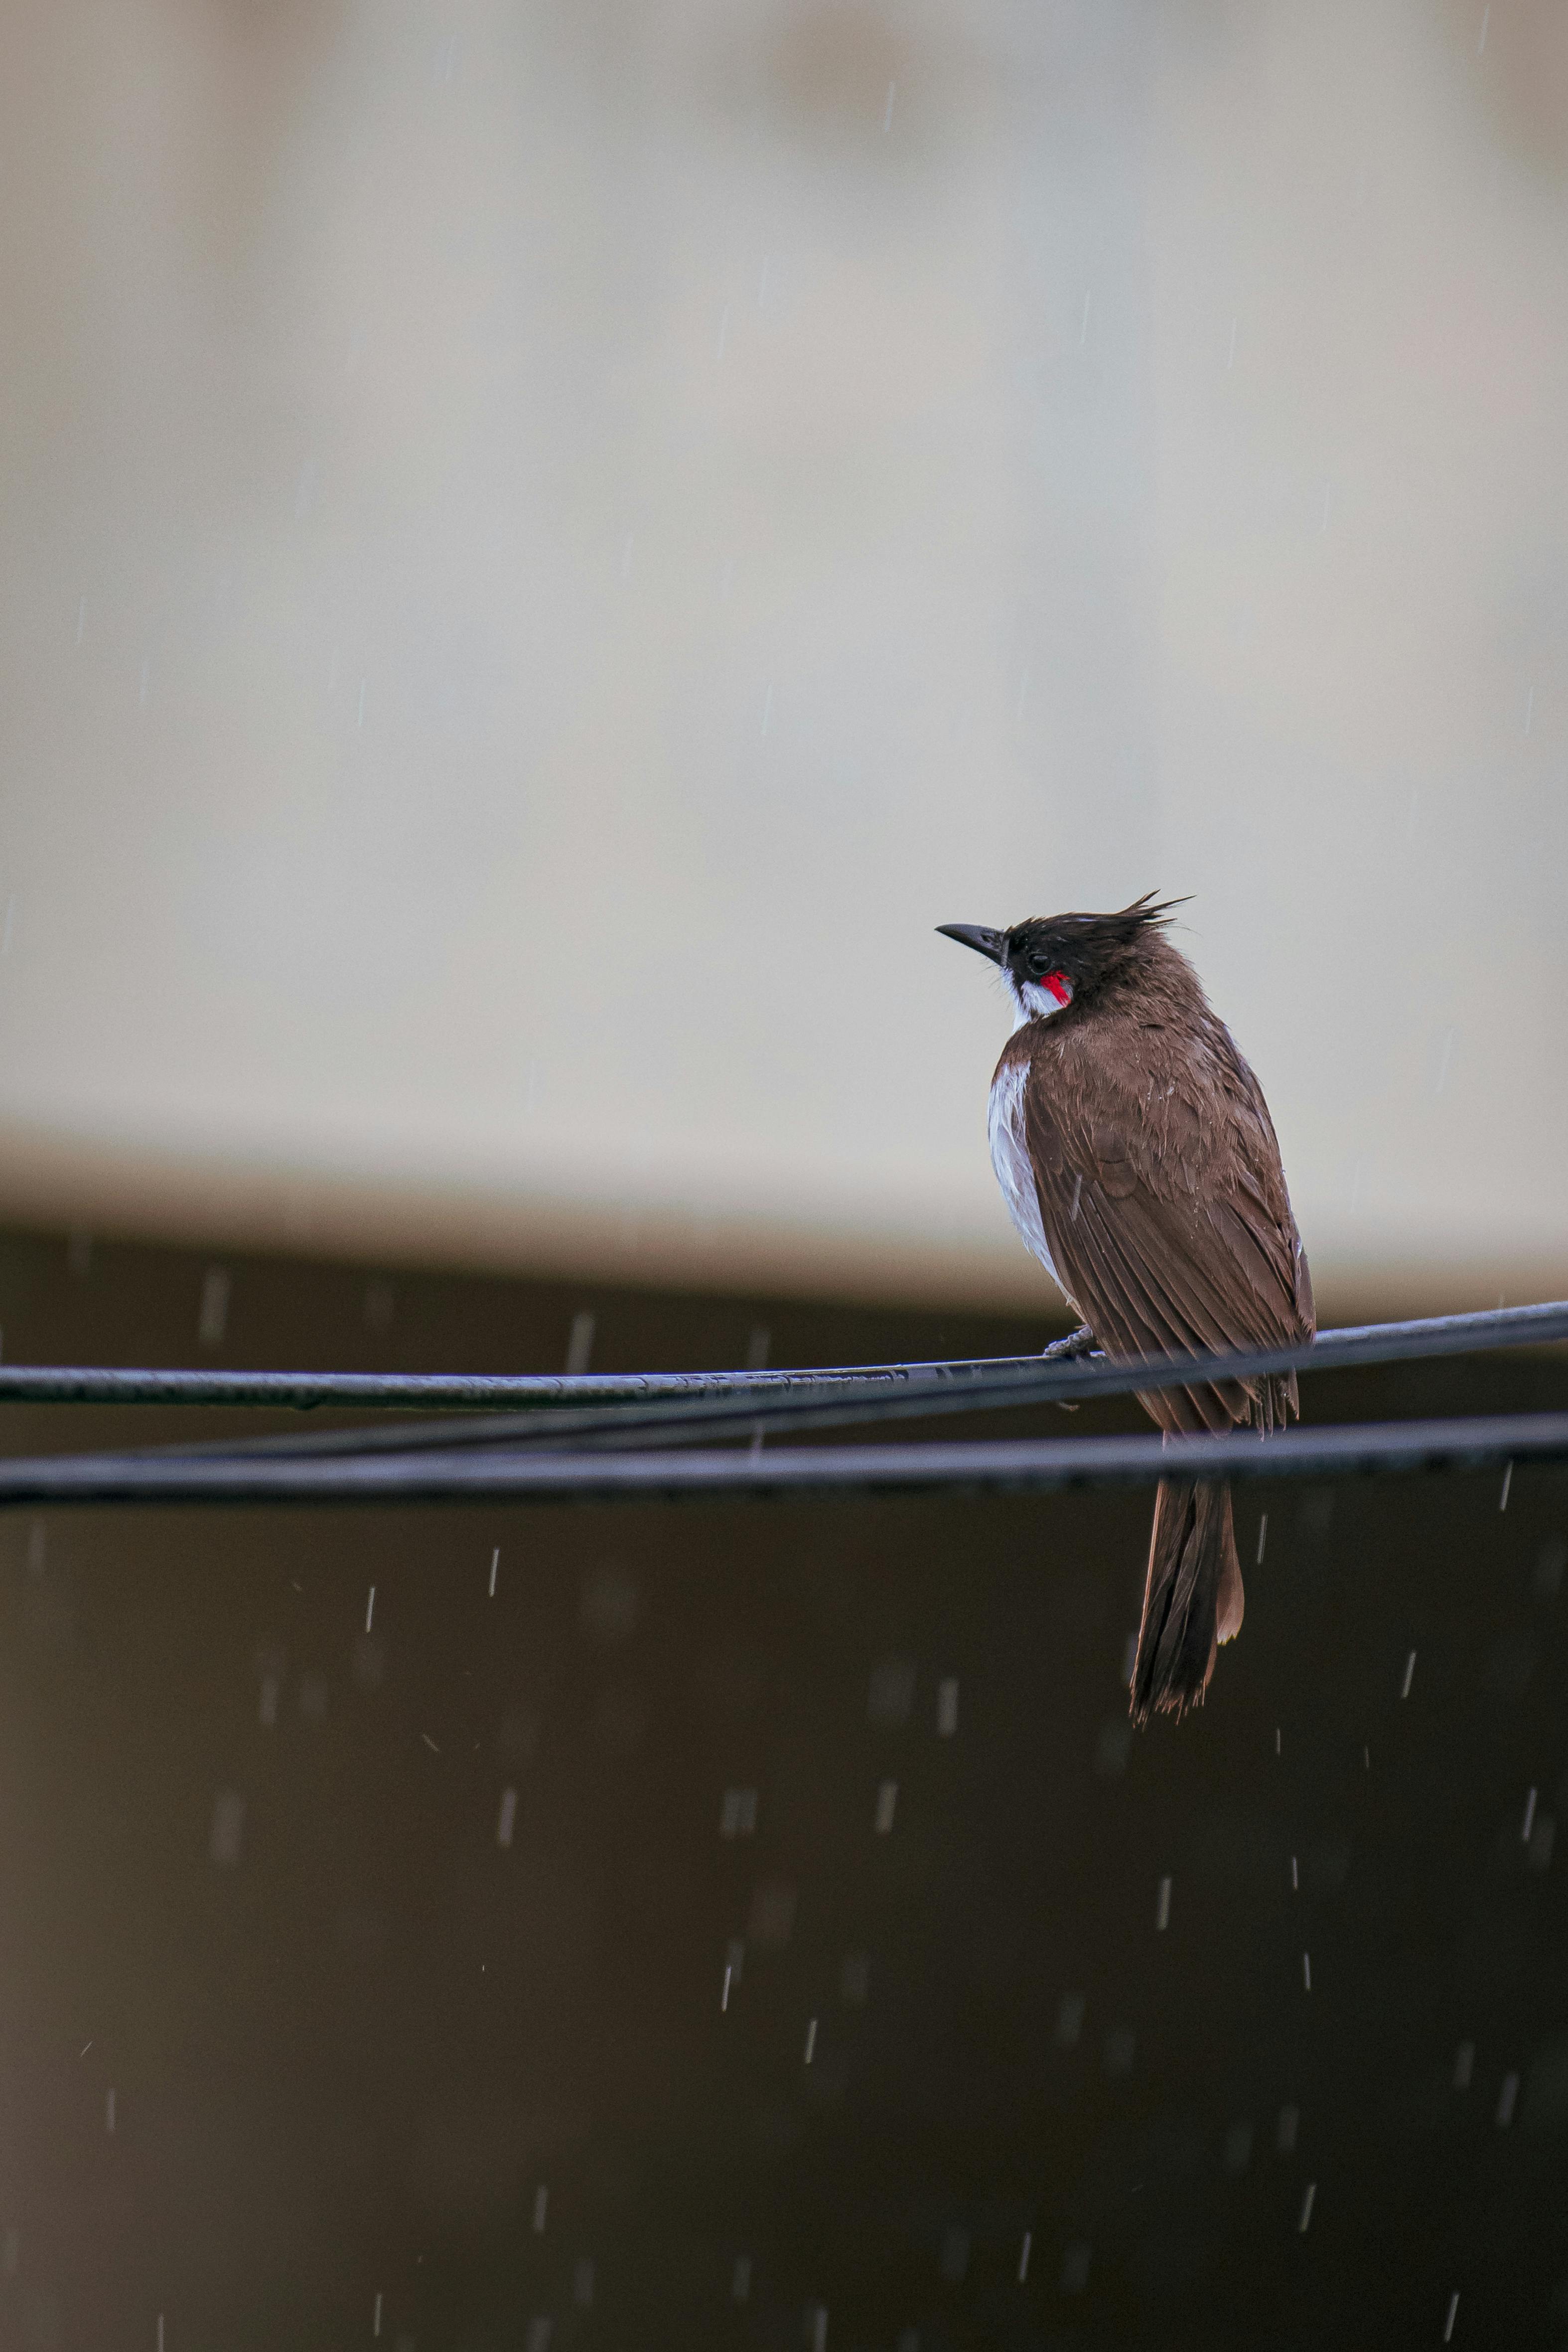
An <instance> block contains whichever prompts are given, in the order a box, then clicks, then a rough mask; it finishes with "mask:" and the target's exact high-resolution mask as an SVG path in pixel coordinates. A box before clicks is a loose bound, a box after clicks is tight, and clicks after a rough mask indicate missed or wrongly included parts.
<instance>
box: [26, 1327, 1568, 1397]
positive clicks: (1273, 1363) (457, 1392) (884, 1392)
mask: <svg viewBox="0 0 1568 2352" xmlns="http://www.w3.org/2000/svg"><path fill="white" fill-rule="evenodd" d="M1559 1339H1568V1302H1563V1301H1552V1302H1548V1303H1546V1304H1543V1305H1541V1306H1531V1307H1498V1308H1495V1309H1492V1310H1490V1312H1488V1313H1485V1314H1479V1315H1438V1316H1428V1317H1425V1318H1421V1319H1420V1320H1417V1321H1414V1322H1404V1323H1366V1324H1358V1325H1353V1326H1349V1327H1346V1328H1342V1329H1339V1330H1330V1331H1324V1332H1322V1333H1320V1334H1319V1336H1318V1338H1317V1339H1315V1340H1311V1341H1304V1342H1301V1343H1299V1344H1297V1345H1294V1346H1291V1347H1286V1348H1270V1349H1239V1350H1232V1351H1223V1352H1217V1353H1215V1354H1213V1355H1191V1356H1180V1357H1170V1358H1166V1359H1165V1360H1144V1361H1140V1362H1138V1363H1136V1364H1119V1363H1111V1362H1109V1361H1107V1360H1105V1359H1104V1358H1103V1357H1100V1356H1095V1357H1091V1358H1089V1359H1087V1360H1061V1358H1060V1357H1058V1358H1056V1360H1052V1351H1051V1350H1049V1349H1048V1350H1046V1351H1045V1353H1044V1354H1043V1355H1041V1356H999V1357H968V1358H959V1359H956V1360H953V1361H951V1362H947V1363H907V1364H872V1365H843V1366H835V1367H818V1368H812V1369H810V1370H799V1371H774V1372H611V1373H581V1374H570V1373H556V1372H522V1373H497V1374H484V1373H472V1374H470V1373H448V1372H271V1371H259V1372H234V1371H209V1370H201V1371H195V1370H168V1371H160V1370H145V1369H127V1370H119V1369H112V1368H110V1369H103V1368H92V1367H81V1366H71V1365H26V1364H4V1365H0V1404H100V1405H132V1404H152V1405H202V1406H212V1405H215V1406H245V1407H249V1406H268V1407H272V1408H275V1409H279V1408H280V1409H283V1410H292V1411H296V1412H308V1411H314V1410H317V1409H319V1408H324V1407H339V1408H343V1407H348V1408H367V1409H368V1408H372V1407H373V1408H380V1409H389V1410H401V1411H409V1410H423V1411H425V1412H443V1411H453V1412H492V1413H493V1412H497V1410H498V1409H504V1408H510V1409H512V1411H514V1412H517V1411H521V1412H540V1411H545V1410H561V1409H568V1410H571V1411H574V1412H581V1411H583V1410H585V1409H593V1408H613V1409H615V1410H616V1411H617V1412H621V1411H622V1410H624V1409H626V1408H629V1407H640V1408H647V1407H653V1406H661V1407H666V1406H674V1405H687V1406H692V1407H697V1406H701V1407H706V1408H711V1407H712V1406H713V1405H714V1404H716V1402H720V1401H722V1402H726V1403H727V1404H728V1405H730V1406H731V1407H732V1408H733V1410H734V1412H735V1415H736V1417H737V1418H738V1419H741V1420H746V1421H758V1420H763V1419H767V1420H769V1421H771V1420H772V1418H773V1417H774V1416H775V1415H788V1414H790V1413H793V1412H806V1411H809V1410H810V1409H812V1408H814V1407H817V1406H820V1405H824V1404H829V1403H831V1404H832V1405H834V1406H835V1407H837V1406H838V1405H839V1404H841V1403H842V1402H848V1401H849V1399H850V1398H851V1397H856V1398H861V1399H863V1400H864V1402H866V1403H867V1404H868V1405H871V1404H873V1402H875V1401H876V1400H877V1399H879V1398H880V1399H882V1400H884V1401H885V1402H886V1404H887V1407H888V1409H889V1410H890V1411H891V1410H905V1409H907V1408H906V1407H904V1399H905V1398H906V1397H914V1398H915V1399H917V1400H918V1402H920V1403H921V1404H922V1405H924V1406H926V1407H933V1406H936V1405H937V1401H938V1400H942V1399H951V1400H953V1402H952V1404H951V1405H950V1407H949V1409H951V1410H962V1411H969V1410H971V1409H972V1408H976V1407H978V1406H981V1405H993V1404H994V1405H1019V1404H1034V1403H1047V1402H1053V1401H1068V1402H1077V1401H1078V1400H1081V1399H1082V1400H1087V1399H1088V1398H1090V1397H1098V1396H1119V1395H1124V1394H1126V1393H1127V1392H1128V1391H1132V1390H1137V1389H1157V1388H1179V1387H1183V1386H1185V1385H1186V1384H1187V1383H1188V1382H1192V1381H1211V1380H1246V1379H1255V1378H1259V1377H1261V1376H1262V1375H1264V1374H1266V1373H1270V1372H1288V1371H1301V1370H1312V1371H1328V1370H1340V1369H1343V1368H1344V1367H1346V1366H1349V1365H1354V1364H1378V1363H1398V1362H1404V1361H1408V1360H1414V1359H1416V1358H1421V1357H1429V1356H1447V1355H1458V1354H1467V1353H1470V1352H1474V1351H1479V1350H1481V1349H1494V1348H1518V1347H1531V1346H1542V1345H1545V1344H1547V1343H1548V1342H1550V1341H1553V1340H1559ZM1060 1345H1061V1343H1058V1346H1059V1347H1060ZM868 1417H870V1416H868ZM603 1425H608V1423H606V1424H603ZM616 1425H617V1426H619V1425H621V1424H620V1423H619V1422H617V1424H616Z"/></svg>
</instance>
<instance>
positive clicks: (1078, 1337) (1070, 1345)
mask: <svg viewBox="0 0 1568 2352" xmlns="http://www.w3.org/2000/svg"><path fill="white" fill-rule="evenodd" d="M1098 1352H1099V1351H1098V1349H1096V1347H1095V1345H1094V1334H1093V1332H1092V1331H1091V1329H1090V1328H1089V1326H1088V1324H1087V1323H1081V1324H1080V1325H1079V1326H1078V1328H1077V1330H1076V1331H1070V1332H1069V1333H1068V1335H1067V1337H1066V1339H1053V1340H1052V1341H1051V1345H1050V1347H1049V1348H1042V1349H1040V1361H1041V1363H1045V1364H1062V1363H1071V1361H1072V1360H1073V1359H1074V1358H1075V1357H1078V1356H1092V1355H1096V1354H1098ZM1056 1402H1057V1405H1058V1407H1059V1409H1060V1410H1061V1412H1077V1410H1078V1407H1077V1406H1076V1405H1075V1404H1069V1402H1067V1399H1066V1398H1065V1397H1058V1398H1057V1400H1056Z"/></svg>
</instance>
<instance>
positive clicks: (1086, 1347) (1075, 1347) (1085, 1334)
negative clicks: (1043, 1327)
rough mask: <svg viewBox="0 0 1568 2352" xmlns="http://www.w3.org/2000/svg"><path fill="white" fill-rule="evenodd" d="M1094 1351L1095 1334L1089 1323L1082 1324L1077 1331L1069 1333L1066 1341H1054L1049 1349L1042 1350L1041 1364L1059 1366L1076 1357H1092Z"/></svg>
mask: <svg viewBox="0 0 1568 2352" xmlns="http://www.w3.org/2000/svg"><path fill="white" fill-rule="evenodd" d="M1093 1349H1094V1334H1093V1332H1092V1331H1091V1329H1090V1328H1089V1326H1088V1324H1087V1323H1081V1324H1080V1325H1079V1327H1078V1328H1077V1330H1076V1331H1070V1332H1069V1333H1068V1335H1067V1337H1066V1339H1053V1340H1052V1341H1051V1345H1050V1347H1049V1348H1042V1349H1040V1361H1041V1363H1045V1364H1059V1363H1064V1362H1066V1361H1068V1360H1071V1358H1072V1357H1074V1356H1088V1355H1092V1353H1093Z"/></svg>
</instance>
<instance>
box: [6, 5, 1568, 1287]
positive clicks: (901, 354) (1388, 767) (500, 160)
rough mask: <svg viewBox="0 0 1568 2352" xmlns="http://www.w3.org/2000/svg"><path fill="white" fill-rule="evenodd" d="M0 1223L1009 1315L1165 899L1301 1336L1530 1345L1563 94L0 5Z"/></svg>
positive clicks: (1558, 901) (290, 16) (1564, 482)
mask: <svg viewBox="0 0 1568 2352" xmlns="http://www.w3.org/2000/svg"><path fill="white" fill-rule="evenodd" d="M7 51H8V60H9V70H8V72H7V74H6V75H5V79H4V82H3V84H0V185H3V188H4V202H3V203H0V299H3V302H4V309H5V318H6V321H7V331H6V335H5V357H4V361H3V362H0V365H3V369H4V391H3V394H0V413H3V418H4V431H5V463H4V466H3V467H0V580H3V583H4V595H5V603H4V625H3V626H0V662H3V663H4V670H5V676H4V692H3V694H0V752H3V761H4V774H5V794H4V804H3V815H0V922H3V936H0V1120H3V1131H0V1147H3V1149H0V1208H3V1209H4V1210H5V1213H8V1214H11V1215H13V1216H16V1215H37V1214H44V1213H47V1214H48V1215H50V1216H58V1215H59V1214H60V1213H62V1211H63V1212H65V1213H69V1214H70V1215H73V1216H76V1217H78V1218H80V1219H82V1220H83V1221H86V1222H91V1223H118V1224H120V1225H121V1226H123V1227H126V1228H128V1229H132V1230H134V1229H138V1228H141V1229H145V1230H162V1231H168V1232H181V1233H186V1234H211V1235H213V1236H214V1237H217V1236H228V1237H232V1238H234V1239H235V1240H236V1241H241V1242H252V1243H255V1242H258V1241H266V1240H268V1239H275V1240H287V1241H289V1242H291V1243H296V1244H298V1243H301V1242H303V1243H307V1244H317V1245H319V1246H322V1247H341V1246H343V1245H345V1244H350V1245H352V1246H354V1247H356V1248H362V1249H363V1250H365V1251H366V1252H367V1253H370V1254H372V1255H373V1254H377V1253H381V1254H388V1255H390V1254H394V1253H398V1252H403V1253H407V1254H410V1255H423V1256H426V1257H429V1256H434V1255H446V1256H449V1257H464V1256H467V1257H471V1258H475V1259H481V1260H482V1259H486V1258H488V1259H492V1260H494V1261H496V1262H497V1263H509V1264H514V1265H536V1266H539V1267H544V1268H549V1267H560V1266H566V1265H573V1266H577V1267H580V1268H585V1269H589V1270H595V1269H596V1270H599V1271H601V1272H602V1273H604V1274H606V1275H608V1276H616V1277H619V1278H626V1277H637V1276H646V1277H648V1278H650V1279H653V1278H663V1277H672V1276H673V1277H678V1278H681V1279H684V1280H693V1279H698V1278H700V1279H703V1280H705V1281H713V1282H717V1283H733V1284H747V1285H758V1284H767V1285H771V1286H777V1287H795V1288H802V1289H811V1288H817V1289H822V1290H830V1291H831V1290H838V1291H848V1292H861V1293H864V1294H873V1293H877V1292H881V1293H883V1294H887V1293H890V1292H893V1293H900V1294H904V1295H909V1296H939V1295H948V1296H954V1297H960V1296H965V1295H968V1296H972V1297H976V1298H977V1299H978V1298H982V1297H985V1298H990V1299H993V1300H1022V1299H1027V1298H1029V1297H1035V1296H1039V1295H1040V1287H1039V1278H1038V1276H1037V1275H1036V1273H1035V1272H1034V1270H1033V1269H1032V1268H1031V1266H1030V1263H1029V1261H1028V1260H1027V1258H1026V1257H1025V1256H1024V1255H1023V1254H1022V1252H1021V1251H1020V1250H1019V1247H1018V1244H1017V1243H1016V1242H1015V1240H1014V1239H1013V1236H1012V1234H1011V1232H1010V1229H1009V1226H1008V1224H1007V1221H1006V1217H1005V1214H1004V1212H1003V1210H1002V1206H1001V1203H1000V1201H999V1199H998V1197H997V1194H996V1191H995V1187H994V1185H993V1182H992V1179H991V1174H990V1171H989V1167H988V1160H987V1154H986V1148H985V1118H984V1110H985V1096H986V1087H987V1081H988V1075H989V1070H990V1066H991V1060H992V1057H993V1055H994V1052H995V1050H996V1048H997V1046H998V1044H999V1042H1000V1037H1001V1034H1002V1033H1003V1030H1004V1026H1005V1022H1004V1016H1003V1013H1002V1008H1001V1006H1000V1003H999V1002H998V999H997V997H996V995H995V993H994V991H993V990H992V989H991V988H990V987H989V986H988V982H987V979H986V975H985V973H984V972H983V971H982V970H981V968H980V967H979V966H978V965H977V963H976V962H975V961H974V960H973V959H966V958H962V957H960V956H958V955H957V954H956V953H955V952H954V950H952V949H951V948H950V947H949V946H948V945H947V944H946V942H944V941H942V940H937V939H936V938H935V937H934V936H933V926H934V925H935V924H936V923H937V922H939V921H943V920H947V919H967V920H982V921H1008V920H1011V919H1017V918H1019V916H1021V915H1024V914H1029V913H1038V912H1047V911H1051V910H1054V909H1056V908H1061V907H1062V906H1090V907H1095V906H1103V905H1107V904H1119V903H1121V902H1123V901H1124V900H1125V899H1127V898H1132V897H1133V896H1134V895H1135V894H1136V893H1138V892H1140V891H1143V890H1145V889H1148V888H1150V887H1157V888H1160V889H1161V890H1163V891H1166V892H1169V893H1172V894H1176V893H1190V894H1191V897H1192V904H1191V906H1190V908H1189V909H1188V910H1187V921H1188V926H1189V928H1188V930H1187V933H1186V944H1187V945H1188V946H1189V947H1190V949H1191V950H1192V952H1193V953H1194V954H1195V956H1196V958H1197V961H1198V963H1199V965H1200V967H1201V969H1202V971H1203V972H1204V975H1205V977H1206V980H1207V982H1208V983H1209V985H1210V988H1211V992H1212V993H1213V996H1214V998H1215V1001H1216V1003H1217V1004H1218V1007H1219V1008H1220V1010H1221V1011H1222V1012H1223V1013H1224V1014H1225V1015H1226V1017H1227V1018H1228V1020H1229V1021H1230V1023H1231V1024H1232V1026H1233V1028H1234V1029H1235V1031H1236V1034H1237V1035H1238V1037H1239V1041H1240V1043H1241V1044H1242V1046H1243V1048H1244V1050H1245V1051H1246V1052H1247V1053H1248V1054H1249V1056H1250V1058H1251V1059H1252V1060H1253V1061H1254V1063H1255V1065H1256V1066H1257V1068H1258V1070H1259V1072H1260V1076H1261V1077H1262V1079H1263V1082H1264V1085H1265V1087H1266V1089H1267V1091H1268V1094H1269V1097H1270V1102H1271V1104H1272V1106H1273V1108H1274V1112H1275V1116H1276V1120H1277V1124H1278V1126H1279V1129H1280V1131H1281V1140H1282V1143H1283V1146H1284V1150H1285V1156H1286V1160H1287V1165H1288V1168H1289V1170H1290V1172H1291V1180H1292V1185H1293V1189H1294V1192H1295V1196H1296V1201H1297V1206H1298V1210H1299V1213H1300V1217H1301V1224H1302V1227H1303V1229H1304V1232H1305V1234H1306V1236H1307V1239H1308V1243H1309V1246H1310V1248H1311V1250H1312V1255H1313V1258H1314V1262H1315V1265H1316V1267H1317V1270H1318V1274H1319V1281H1320V1291H1321V1293H1322V1296H1323V1297H1324V1300H1325V1303H1327V1304H1328V1305H1329V1307H1330V1309H1331V1311H1333V1305H1334V1302H1335V1301H1336V1300H1340V1299H1343V1301H1345V1303H1346V1304H1347V1305H1348V1304H1349V1303H1350V1302H1351V1301H1352V1299H1353V1297H1354V1296H1355V1295H1358V1294H1363V1293H1366V1294H1369V1293H1371V1292H1373V1291H1376V1292H1379V1293H1381V1294H1382V1295H1384V1296H1389V1295H1392V1294H1394V1293H1396V1292H1397V1293H1398V1294H1400V1295H1402V1296H1406V1297H1412V1298H1418V1299H1421V1300H1429V1301H1431V1302H1432V1303H1434V1304H1435V1303H1437V1302H1439V1301H1442V1300H1448V1299H1453V1300H1455V1301H1456V1302H1458V1301H1459V1300H1461V1299H1462V1300H1466V1301H1471V1300H1481V1301H1483V1302H1484V1303H1491V1300H1492V1299H1493V1298H1495V1296H1496V1294H1497V1293H1498V1291H1499V1290H1507V1291H1509V1293H1510V1295H1511V1296H1514V1297H1518V1296H1521V1295H1523V1293H1524V1292H1525V1291H1526V1290H1527V1289H1529V1288H1531V1287H1546V1286H1561V1284H1562V1281H1563V1275H1564V1273H1565V1272H1568V1265H1565V1259H1568V1250H1565V1248H1564V1244H1563V1226H1562V1219H1561V1213H1560V1206H1559V1202H1560V1196H1561V1176H1560V1171H1561V1170H1562V1167H1563V1160H1564V1155H1565V1152H1568V1111H1565V1107H1564V1106H1565V1094H1564V1087H1563V1075H1564V1070H1563V1045H1562V1036H1561V1006H1562V1001H1563V989H1564V979H1565V970H1564V966H1565V956H1568V948H1565V938H1568V933H1565V926H1564V922H1563V908H1564V897H1565V889H1568V867H1565V860H1564V847H1565V835H1568V666H1565V631H1568V556H1565V554H1564V549H1565V547H1568V440H1565V438H1564V436H1563V430H1562V417H1563V401H1564V394H1565V387H1568V185H1565V178H1564V160H1563V159H1564V157H1565V156H1568V30H1565V29H1564V19H1563V16H1562V13H1561V11H1560V10H1558V9H1556V8H1554V7H1552V6H1549V5H1545V0H1541V5H1522V0H1521V5H1507V0H1504V5H1493V6H1491V7H1490V8H1488V9H1486V10H1484V11H1483V10H1482V9H1481V8H1480V7H1479V5H1475V6H1470V5H1466V6H1464V7H1460V6H1458V5H1436V6H1429V7H1416V6H1413V5H1400V6H1396V7H1393V8H1390V9H1384V10H1380V11H1375V12H1370V13H1369V12H1367V11H1366V10H1364V9H1362V8H1357V7H1353V6H1349V5H1343V0H1325V5H1320V6H1315V7H1312V8H1302V7H1300V6H1295V5H1284V0H1273V4H1272V5H1258V6H1255V7H1251V8H1249V9H1246V10H1239V11H1238V10H1228V9H1221V8H1218V7H1215V6H1213V5H1207V0H1203V4H1202V5H1200V0H1178V5H1174V6H1160V7H1151V6H1146V5H1132V4H1131V0H1106V5H1099V6H1096V7H1095V8H1093V9H1082V8H1072V7H1067V6H1054V5H1044V6H1042V5H1028V6H1025V5H1014V0H962V5H950V0H949V5H941V6H937V5H891V0H889V5H869V0H867V5H849V0H824V5H810V6H807V5H784V0H723V5H718V0H692V4H691V5H685V6H680V7H675V6H665V5H639V6H634V7H633V6H627V5H611V0H573V5H570V6H565V5H534V6H521V7H519V6H517V5H511V0H507V5H502V0H450V5H444V6H443V7H441V8H440V9H435V8H432V7H427V6H423V5H396V6H388V5H383V0H377V5H346V0H337V5H332V0H312V5H309V6H301V5H275V6H271V7H267V8H260V9H258V8H256V6H254V5H248V0H117V5H115V6H113V7H112V8H107V9H106V8H96V9H95V8H89V7H86V6H83V5H60V0H47V5H46V0H16V5H15V6H14V7H13V9H12V10H11V11H10V14H9V18H8V26H7Z"/></svg>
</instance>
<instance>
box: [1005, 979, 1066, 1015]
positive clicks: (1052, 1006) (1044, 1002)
mask: <svg viewBox="0 0 1568 2352" xmlns="http://www.w3.org/2000/svg"><path fill="white" fill-rule="evenodd" d="M1008 985H1009V988H1010V989H1011V990H1012V992H1013V1003H1015V1004H1016V1005H1017V1007H1018V1018H1017V1020H1016V1021H1015V1022H1014V1023H1013V1027H1014V1028H1015V1029H1021V1028H1022V1026H1023V1024H1024V1023H1025V1022H1026V1021H1049V1020H1050V1019H1051V1015H1052V1014H1053V1013H1065V1012H1066V1010H1067V1008H1068V1006H1069V1005H1070V1004H1071V1002H1072V982H1071V981H1070V980H1069V979H1068V977H1067V974H1066V973H1065V972H1064V971H1048V972H1046V973H1044V974H1043V975H1042V976H1041V978H1040V979H1039V980H1022V981H1019V980H1015V979H1014V978H1013V976H1012V974H1011V972H1010V971H1009V974H1008Z"/></svg>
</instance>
